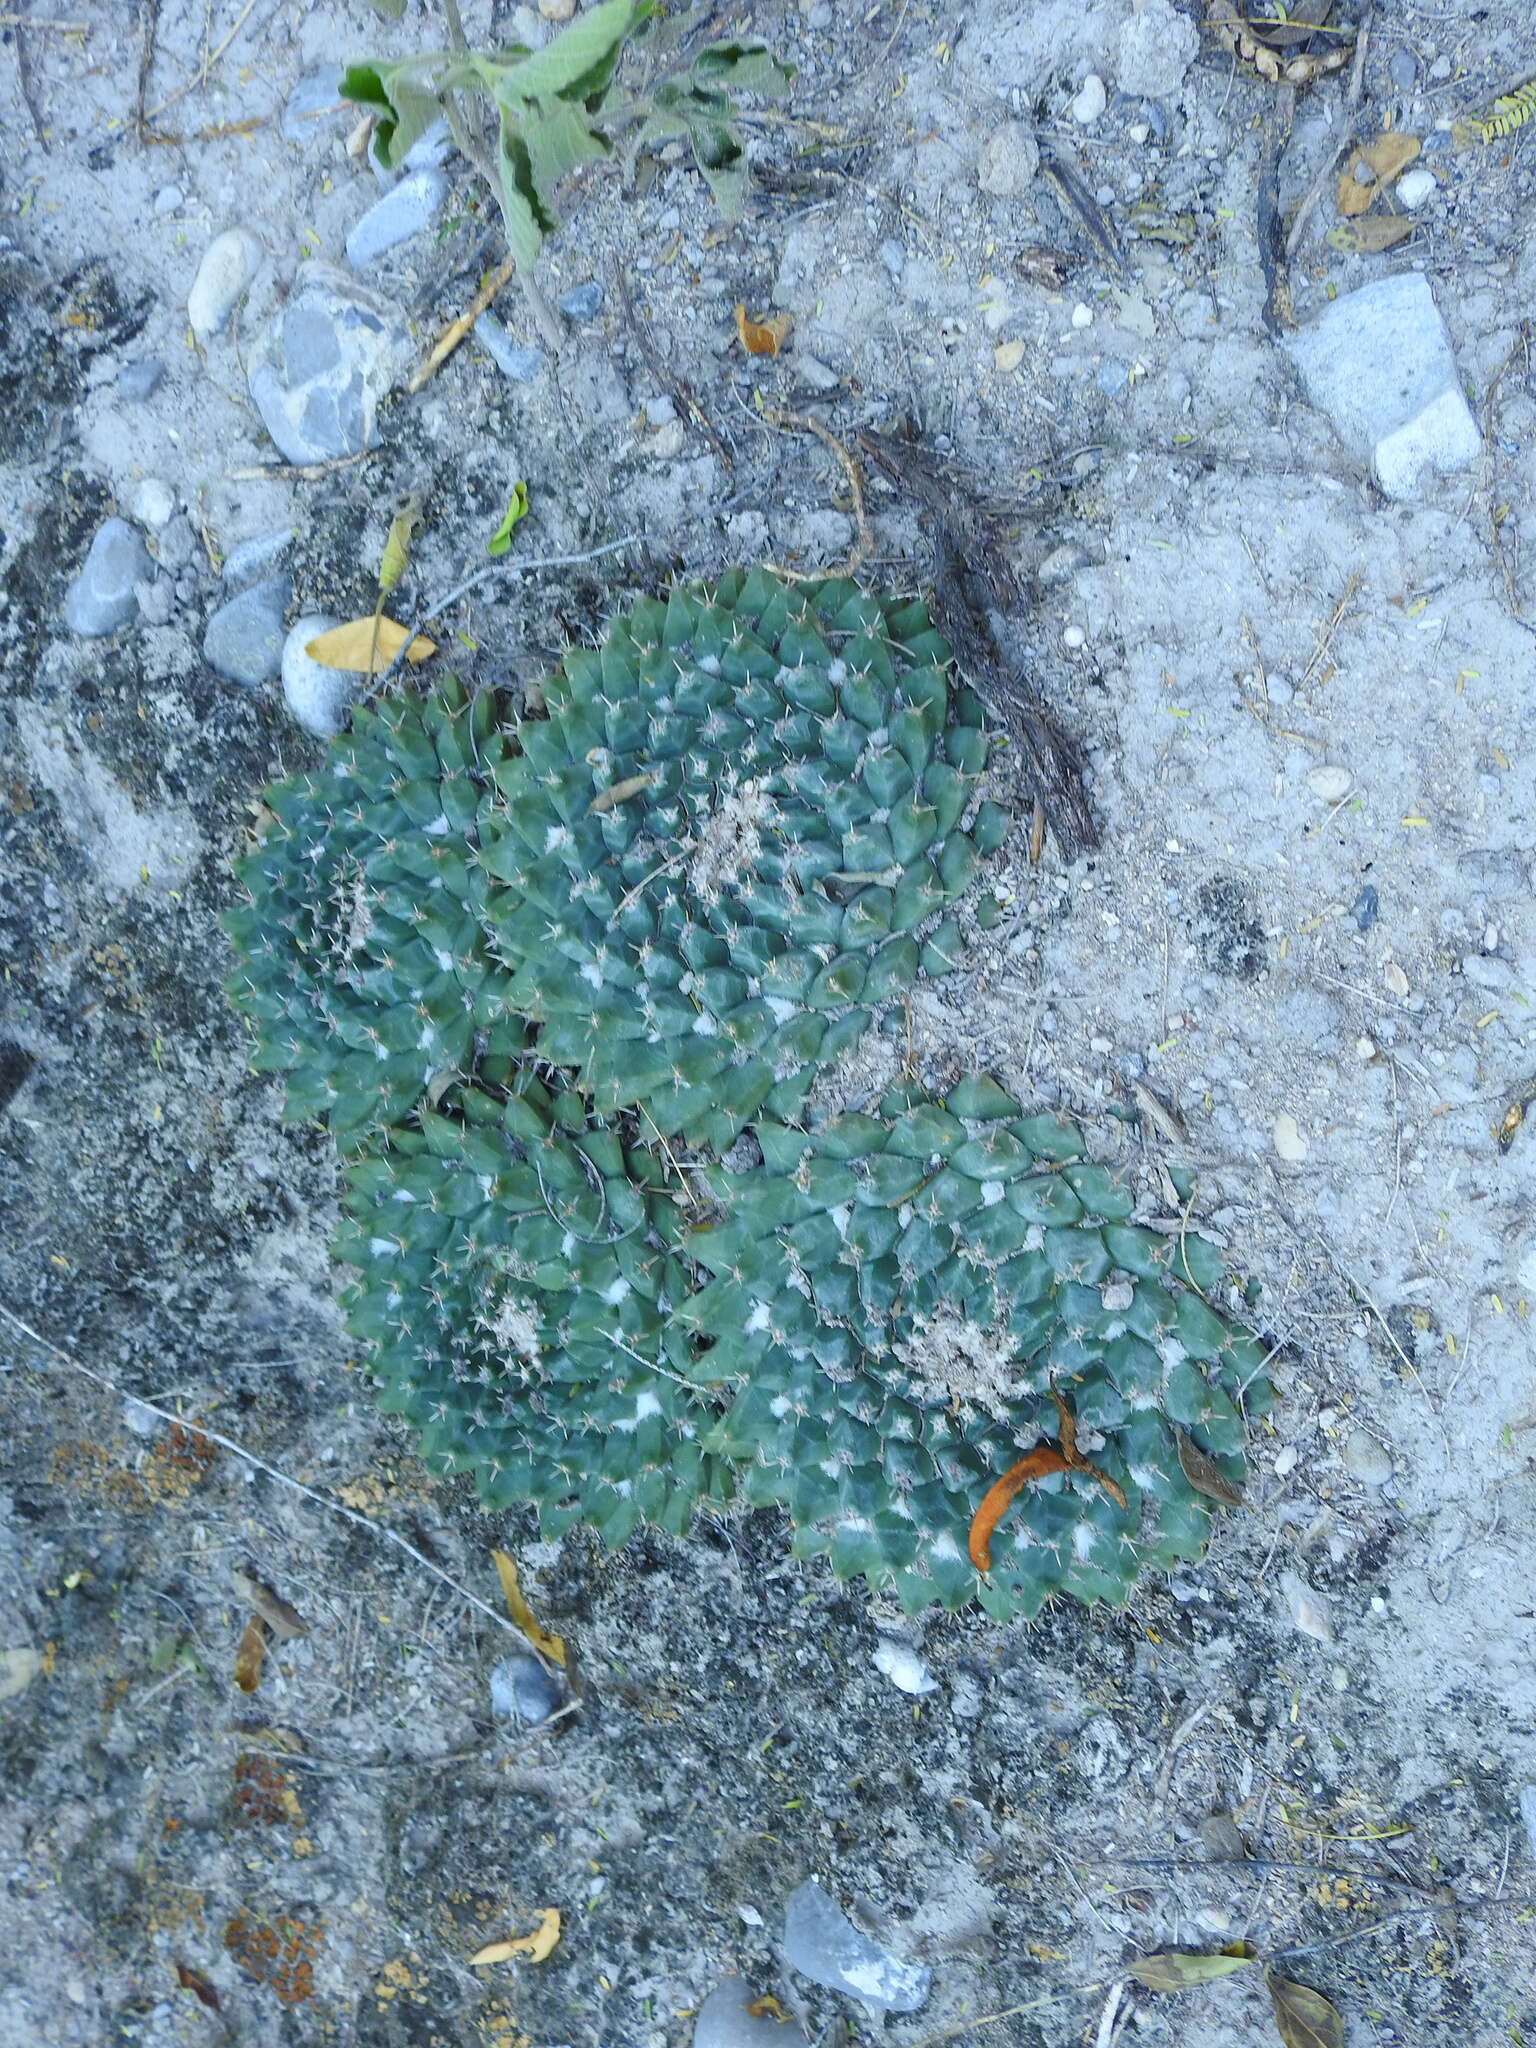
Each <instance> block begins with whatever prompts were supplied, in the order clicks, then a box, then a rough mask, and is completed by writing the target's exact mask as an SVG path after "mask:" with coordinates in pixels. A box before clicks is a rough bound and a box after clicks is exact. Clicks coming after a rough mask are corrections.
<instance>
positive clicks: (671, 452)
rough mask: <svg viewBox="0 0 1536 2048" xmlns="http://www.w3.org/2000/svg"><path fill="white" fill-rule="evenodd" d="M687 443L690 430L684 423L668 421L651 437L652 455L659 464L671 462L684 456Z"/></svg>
mask: <svg viewBox="0 0 1536 2048" xmlns="http://www.w3.org/2000/svg"><path fill="white" fill-rule="evenodd" d="M687 441H688V429H687V427H685V426H684V424H683V422H682V421H681V420H668V421H667V423H666V425H665V426H663V427H658V428H657V429H656V432H655V433H654V434H653V435H652V436H651V444H650V453H651V454H652V455H653V456H654V457H655V459H656V460H657V461H658V462H671V461H673V460H675V458H676V457H677V456H679V455H681V454H682V452H683V449H684V447H685V446H686V445H687Z"/></svg>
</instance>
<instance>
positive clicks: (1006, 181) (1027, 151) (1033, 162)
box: [976, 121, 1040, 199]
mask: <svg viewBox="0 0 1536 2048" xmlns="http://www.w3.org/2000/svg"><path fill="white" fill-rule="evenodd" d="M1039 169H1040V145H1039V143H1038V142H1036V140H1035V131H1034V129H1033V128H1031V127H1030V125H1029V123H1028V122H1027V121H1005V122H1004V123H1003V125H1002V127H1001V128H997V129H994V130H993V132H992V134H990V135H989V136H988V137H987V139H986V141H985V142H984V143H983V144H982V149H981V155H980V156H979V157H978V158H977V161H976V182H977V184H978V185H980V187H981V189H982V191H983V192H986V193H989V194H990V195H991V197H992V198H994V199H1019V198H1022V197H1023V195H1024V194H1025V193H1026V192H1027V191H1028V190H1029V188H1030V186H1031V185H1032V184H1033V183H1034V182H1035V176H1036V173H1037V172H1038V171H1039Z"/></svg>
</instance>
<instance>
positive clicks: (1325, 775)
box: [1307, 765, 1355, 804]
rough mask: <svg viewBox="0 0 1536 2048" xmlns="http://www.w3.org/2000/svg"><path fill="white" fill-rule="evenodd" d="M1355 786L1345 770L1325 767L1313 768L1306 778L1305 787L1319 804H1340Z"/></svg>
mask: <svg viewBox="0 0 1536 2048" xmlns="http://www.w3.org/2000/svg"><path fill="white" fill-rule="evenodd" d="M1354 786H1355V778H1354V777H1353V775H1351V774H1350V772H1349V770H1348V769H1347V768H1339V767H1335V766H1332V765H1325V766H1324V767H1321V768H1314V769H1313V770H1312V772H1311V774H1310V775H1308V777H1307V787H1308V789H1310V790H1311V792H1312V794H1313V795H1314V796H1315V797H1316V798H1317V800H1318V802H1319V803H1325V804H1341V803H1343V801H1344V799H1345V797H1347V796H1348V795H1349V792H1350V791H1351V790H1352V789H1353V788H1354Z"/></svg>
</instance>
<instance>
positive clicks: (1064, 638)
mask: <svg viewBox="0 0 1536 2048" xmlns="http://www.w3.org/2000/svg"><path fill="white" fill-rule="evenodd" d="M1087 641H1088V635H1087V634H1086V633H1085V632H1084V631H1083V629H1082V627H1081V626H1067V627H1065V628H1064V629H1063V631H1062V635H1061V644H1062V646H1063V647H1073V648H1077V647H1084V646H1086V645H1087Z"/></svg>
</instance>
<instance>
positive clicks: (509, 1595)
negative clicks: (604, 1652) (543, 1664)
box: [491, 1550, 565, 1671]
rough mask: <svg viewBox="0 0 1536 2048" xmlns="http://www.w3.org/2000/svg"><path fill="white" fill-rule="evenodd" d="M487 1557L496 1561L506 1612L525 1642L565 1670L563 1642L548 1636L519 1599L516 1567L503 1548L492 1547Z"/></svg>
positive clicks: (545, 1629) (524, 1602)
mask: <svg viewBox="0 0 1536 2048" xmlns="http://www.w3.org/2000/svg"><path fill="white" fill-rule="evenodd" d="M491 1556H492V1557H493V1558H495V1560H496V1570H497V1574H498V1576H499V1577H500V1579H501V1597H502V1599H503V1600H505V1601H506V1603H507V1612H508V1614H510V1615H511V1617H512V1619H513V1620H514V1621H515V1622H516V1623H517V1625H518V1627H519V1628H520V1629H521V1630H522V1632H523V1634H524V1635H525V1636H526V1637H527V1638H528V1640H529V1642H530V1643H532V1645H533V1647H534V1648H535V1649H536V1650H537V1651H538V1652H539V1655H540V1656H541V1657H548V1658H549V1660H550V1662H551V1663H553V1664H558V1665H559V1666H560V1669H561V1670H562V1671H563V1670H564V1669H565V1644H564V1643H563V1642H562V1641H561V1640H560V1638H559V1637H558V1636H552V1635H551V1634H550V1632H549V1630H548V1629H547V1628H544V1627H542V1626H541V1625H540V1624H539V1623H538V1622H537V1621H536V1620H535V1619H534V1615H533V1609H532V1608H531V1607H530V1606H529V1605H528V1602H527V1601H526V1600H525V1599H524V1598H523V1589H522V1587H521V1586H520V1585H519V1584H518V1583H517V1566H516V1565H515V1564H514V1563H513V1562H512V1560H511V1558H510V1557H508V1555H507V1553H506V1552H505V1551H504V1550H493V1551H492V1552H491Z"/></svg>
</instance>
